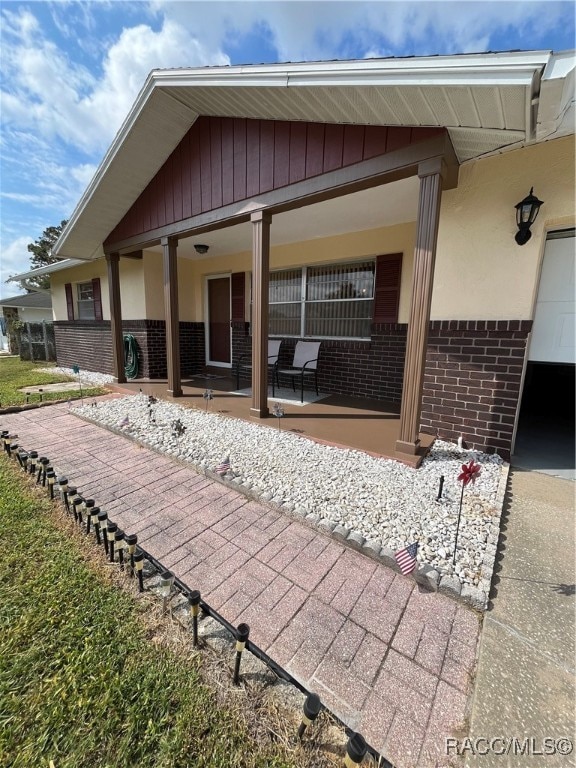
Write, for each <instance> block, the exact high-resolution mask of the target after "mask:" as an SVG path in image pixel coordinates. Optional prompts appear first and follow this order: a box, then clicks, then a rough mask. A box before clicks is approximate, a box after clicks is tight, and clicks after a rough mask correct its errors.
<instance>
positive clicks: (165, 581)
mask: <svg viewBox="0 0 576 768" xmlns="http://www.w3.org/2000/svg"><path fill="white" fill-rule="evenodd" d="M173 586H174V574H173V573H172V572H171V571H163V572H162V573H161V574H160V583H159V592H160V597H161V598H162V613H166V609H167V608H168V603H169V601H170V595H171V593H172V587H173Z"/></svg>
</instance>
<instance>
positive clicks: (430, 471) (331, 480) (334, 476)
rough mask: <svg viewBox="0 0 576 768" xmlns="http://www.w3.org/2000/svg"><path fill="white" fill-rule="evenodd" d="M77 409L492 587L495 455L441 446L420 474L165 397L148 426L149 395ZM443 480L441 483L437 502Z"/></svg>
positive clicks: (282, 501) (300, 509) (465, 580)
mask: <svg viewBox="0 0 576 768" xmlns="http://www.w3.org/2000/svg"><path fill="white" fill-rule="evenodd" d="M74 411H75V412H77V413H78V414H80V415H82V416H83V417H85V418H88V419H90V420H93V421H95V422H97V423H99V424H102V425H105V426H108V427H110V428H113V429H117V430H122V431H123V432H125V433H127V434H129V435H130V436H131V437H133V438H134V439H136V440H137V441H139V442H141V443H143V444H146V445H149V446H150V447H152V448H154V449H156V450H159V451H162V452H164V453H168V454H170V455H172V456H174V457H177V458H179V459H182V460H185V461H188V462H190V463H191V464H193V465H194V466H195V467H197V468H199V469H200V470H203V471H214V469H215V468H216V466H217V465H218V464H219V463H220V462H221V461H222V460H223V459H225V458H226V457H228V456H229V457H230V464H231V468H230V471H229V472H228V473H227V475H226V477H227V478H228V479H229V480H233V481H235V482H236V483H238V484H239V485H240V486H241V487H242V488H243V489H244V490H250V491H251V493H253V494H254V495H255V496H257V497H259V498H261V499H262V500H263V501H271V502H273V503H276V504H278V505H282V506H283V507H284V509H286V510H287V511H290V512H294V511H295V512H296V513H297V514H300V515H302V516H305V515H306V514H315V515H317V516H318V517H319V518H323V519H325V520H329V521H331V523H334V524H336V525H338V526H344V527H345V528H347V529H350V530H353V531H356V532H359V533H360V534H361V536H363V537H364V539H367V540H370V541H374V542H377V543H378V546H382V547H388V548H389V549H391V550H394V551H395V550H397V549H399V548H401V547H403V546H405V545H406V544H409V543H411V542H413V541H414V540H416V539H417V540H418V541H419V542H420V546H419V550H418V560H419V562H420V563H427V564H429V565H430V566H432V567H433V568H435V569H436V570H437V571H439V572H440V573H441V574H444V575H447V574H451V575H453V576H454V575H455V576H456V577H457V578H458V579H459V581H460V582H461V584H468V585H470V586H478V584H479V582H480V581H481V579H484V584H480V586H481V587H483V588H484V589H485V590H486V584H485V580H486V573H481V571H482V565H483V559H484V557H485V550H486V546H487V542H488V543H489V544H490V546H491V547H492V549H494V541H495V537H497V533H498V529H499V516H500V513H501V509H500V508H499V507H500V506H501V501H500V503H499V502H498V499H497V492H498V488H499V483H500V477H501V472H502V467H503V464H504V462H503V461H502V459H501V458H500V457H499V456H497V455H487V454H483V453H479V452H477V451H467V450H461V449H459V448H458V447H457V446H456V445H454V444H452V443H447V442H443V441H439V440H437V441H436V442H435V444H434V447H433V448H432V450H431V452H430V454H429V455H428V457H427V458H426V459H425V460H424V462H423V463H422V465H421V467H420V468H419V469H417V470H415V469H412V468H410V467H407V466H405V465H403V464H401V463H399V462H397V461H393V460H391V459H383V458H374V457H372V456H370V455H368V454H366V453H363V452H361V451H357V450H351V449H343V448H336V447H331V446H326V445H320V444H318V443H315V442H313V441H312V440H309V439H307V438H303V437H300V436H298V435H295V434H294V433H291V432H286V431H284V430H278V428H277V427H275V426H265V425H259V424H252V423H249V422H245V421H242V420H240V419H234V418H230V417H227V416H224V415H221V414H217V413H212V412H210V411H205V410H201V409H189V408H183V407H182V406H179V405H175V404H173V403H167V402H165V401H161V400H159V401H158V402H157V403H156V404H155V405H153V407H152V413H153V420H151V418H150V409H149V405H148V397H147V396H146V395H143V394H140V395H135V396H128V397H124V398H119V399H115V400H110V401H106V402H99V403H96V402H94V403H85V404H84V405H82V406H80V407H75V408H74ZM126 418H127V420H128V423H127V424H126V423H125V422H126ZM177 419H179V420H180V422H181V424H182V425H183V426H184V427H185V432H184V433H183V434H182V435H181V436H177V435H176V434H175V432H174V429H173V427H172V425H173V423H174V421H176V420H177ZM123 422H124V424H123ZM471 458H474V460H475V461H476V462H478V463H479V464H480V465H481V474H480V476H479V478H478V480H477V481H476V483H475V485H472V484H470V485H469V486H467V487H466V489H465V491H464V505H463V513H462V519H461V523H460V532H459V539H458V550H457V556H456V564H455V567H454V568H453V566H452V556H453V553H454V540H455V533H456V523H457V514H458V506H459V502H460V493H461V489H462V484H461V483H459V482H458V480H457V478H458V475H459V474H460V470H461V465H462V464H463V463H464V462H467V461H469V460H470V459H471ZM441 475H443V476H444V478H445V482H444V491H443V495H442V500H441V501H440V502H438V501H437V500H436V498H437V495H438V489H439V480H440V476H441ZM337 530H338V529H337ZM375 546H376V545H375ZM490 554H492V553H490Z"/></svg>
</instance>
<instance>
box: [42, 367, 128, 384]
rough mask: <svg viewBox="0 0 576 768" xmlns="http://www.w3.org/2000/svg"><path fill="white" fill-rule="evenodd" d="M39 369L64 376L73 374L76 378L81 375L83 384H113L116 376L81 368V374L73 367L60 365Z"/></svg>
mask: <svg viewBox="0 0 576 768" xmlns="http://www.w3.org/2000/svg"><path fill="white" fill-rule="evenodd" d="M38 370H40V371H44V373H62V374H64V376H72V378H73V379H76V380H78V377H80V381H81V382H82V384H97V385H99V384H112V382H113V381H114V376H110V375H109V374H107V373H96V372H95V371H83V370H82V369H80V374H76V373H74V371H73V370H72V368H63V367H62V366H59V365H56V366H53V367H52V368H39V369H38Z"/></svg>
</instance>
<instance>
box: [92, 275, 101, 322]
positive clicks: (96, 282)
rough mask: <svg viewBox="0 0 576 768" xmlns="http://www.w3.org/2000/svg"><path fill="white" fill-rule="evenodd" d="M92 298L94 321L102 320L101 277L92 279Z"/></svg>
mask: <svg viewBox="0 0 576 768" xmlns="http://www.w3.org/2000/svg"><path fill="white" fill-rule="evenodd" d="M92 298H93V299H94V320H102V294H101V292H100V278H99V277H94V278H92Z"/></svg>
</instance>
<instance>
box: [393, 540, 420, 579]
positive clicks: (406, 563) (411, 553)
mask: <svg viewBox="0 0 576 768" xmlns="http://www.w3.org/2000/svg"><path fill="white" fill-rule="evenodd" d="M417 552H418V542H417V541H415V542H414V543H413V544H409V545H408V546H407V547H404V549H399V550H398V552H396V554H395V555H394V557H395V559H396V562H397V563H398V565H399V566H400V570H401V571H402V573H403V574H404V575H405V576H407V575H408V574H409V573H412V571H414V570H415V569H416V553H417Z"/></svg>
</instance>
